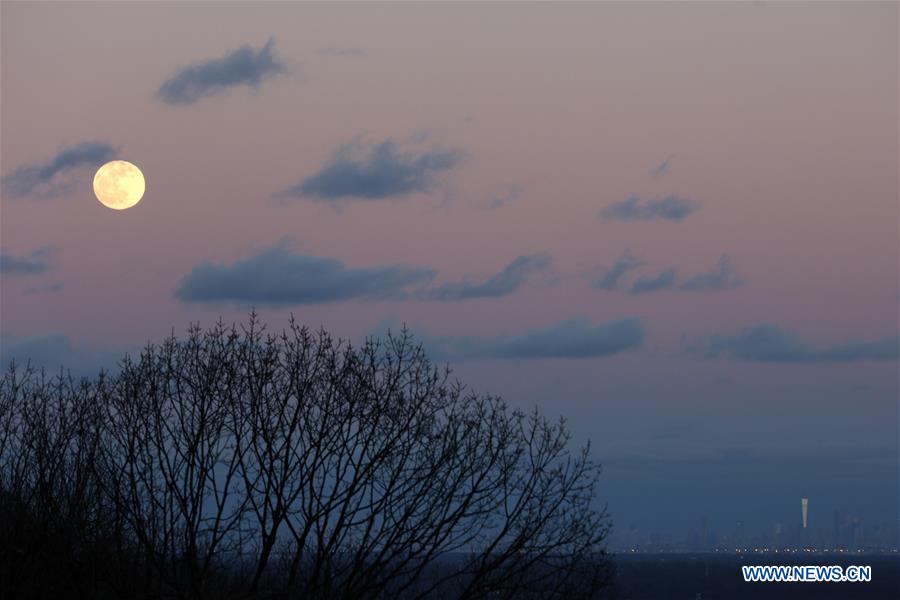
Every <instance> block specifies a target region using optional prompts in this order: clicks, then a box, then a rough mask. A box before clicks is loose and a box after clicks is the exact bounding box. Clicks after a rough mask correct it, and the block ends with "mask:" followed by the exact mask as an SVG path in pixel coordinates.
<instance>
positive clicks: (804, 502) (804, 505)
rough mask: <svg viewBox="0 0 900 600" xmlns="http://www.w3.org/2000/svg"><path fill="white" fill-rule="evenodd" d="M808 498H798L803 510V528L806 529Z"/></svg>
mask: <svg viewBox="0 0 900 600" xmlns="http://www.w3.org/2000/svg"><path fill="white" fill-rule="evenodd" d="M808 508H809V498H800V510H801V511H802V512H803V529H806V523H807V511H808Z"/></svg>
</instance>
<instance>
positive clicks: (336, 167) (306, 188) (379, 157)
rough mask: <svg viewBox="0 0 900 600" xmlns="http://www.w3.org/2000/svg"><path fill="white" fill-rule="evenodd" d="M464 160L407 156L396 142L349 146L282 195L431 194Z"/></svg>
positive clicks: (449, 153)
mask: <svg viewBox="0 0 900 600" xmlns="http://www.w3.org/2000/svg"><path fill="white" fill-rule="evenodd" d="M460 160H461V154H460V152H459V151H458V150H431V151H427V152H421V153H416V152H412V151H409V152H404V151H402V150H400V149H398V147H397V144H395V143H394V142H393V141H392V140H386V141H384V142H381V143H380V144H377V145H375V146H372V147H370V148H360V146H359V144H348V145H344V146H342V147H341V148H339V149H338V150H337V152H335V154H334V156H333V157H332V159H331V161H330V162H329V163H328V164H327V165H325V167H323V168H322V169H321V170H320V171H319V172H318V173H315V174H313V175H311V176H309V177H307V178H306V179H304V180H303V181H302V182H300V183H299V184H298V185H296V186H294V187H291V188H288V189H287V190H284V191H283V192H281V193H280V194H278V195H279V196H281V197H294V198H299V197H303V196H307V197H310V198H313V199H316V200H323V201H335V200H343V199H348V198H365V199H371V200H377V199H383V198H391V197H399V196H405V195H407V194H410V193H414V192H427V191H429V190H430V189H431V188H432V186H433V184H434V176H435V174H437V173H438V172H440V171H446V170H449V169H452V168H454V167H455V166H456V165H457V164H459V161H460Z"/></svg>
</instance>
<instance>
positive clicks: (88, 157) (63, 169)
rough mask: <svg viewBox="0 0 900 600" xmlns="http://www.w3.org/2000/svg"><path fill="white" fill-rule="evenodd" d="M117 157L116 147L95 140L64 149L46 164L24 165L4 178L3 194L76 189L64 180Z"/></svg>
mask: <svg viewBox="0 0 900 600" xmlns="http://www.w3.org/2000/svg"><path fill="white" fill-rule="evenodd" d="M115 154H116V148H114V147H113V146H111V145H109V144H107V143H104V142H96V141H87V142H81V143H80V144H77V145H75V146H69V147H67V148H63V149H62V150H60V151H59V152H58V153H57V154H56V156H54V157H53V158H51V159H50V160H48V161H47V162H43V163H37V164H31V165H23V166H21V167H19V168H17V169H16V170H15V171H13V172H12V173H10V174H9V175H7V176H6V177H4V178H3V193H4V194H5V195H6V196H8V197H10V198H24V197H26V196H37V197H44V198H49V197H53V196H57V195H59V194H61V193H64V192H68V191H69V190H71V189H72V187H73V184H72V182H71V181H63V180H61V177H63V176H65V175H66V174H68V173H71V172H73V171H76V170H78V169H81V168H85V167H91V168H97V167H99V166H100V165H102V164H103V163H105V162H107V161H109V160H112V159H113V157H114V156H115Z"/></svg>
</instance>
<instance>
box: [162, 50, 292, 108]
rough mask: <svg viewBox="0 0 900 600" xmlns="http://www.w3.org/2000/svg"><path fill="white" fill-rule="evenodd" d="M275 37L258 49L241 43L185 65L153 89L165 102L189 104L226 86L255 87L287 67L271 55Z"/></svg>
mask: <svg viewBox="0 0 900 600" xmlns="http://www.w3.org/2000/svg"><path fill="white" fill-rule="evenodd" d="M274 46H275V39H274V38H269V41H268V42H266V45H265V46H263V47H262V48H261V49H259V50H255V49H254V48H253V46H250V45H249V44H248V45H245V46H241V47H240V48H238V49H237V50H233V51H232V52H229V53H228V54H226V55H225V56H223V57H221V58H214V59H210V60H207V61H205V62H200V63H196V64H193V65H190V66H187V67H185V68H183V69H181V70H179V71H178V72H177V73H175V74H174V75H172V76H171V77H169V78H168V79H167V80H166V81H165V82H164V83H163V84H162V85H161V86H160V88H159V90H157V96H159V98H160V99H161V100H162V101H163V102H165V103H166V104H175V105H189V104H194V103H195V102H197V101H198V100H202V99H203V98H205V97H207V96H212V95H214V94H220V93H222V92H224V91H226V90H228V89H229V88H233V87H237V86H242V85H244V86H248V87H252V88H254V89H257V88H259V86H260V84H261V83H262V82H263V80H265V79H267V78H270V77H272V76H275V75H278V74H280V73H284V72H286V71H287V67H286V66H285V65H284V64H283V63H282V62H281V61H280V60H279V59H278V58H277V57H276V56H275V55H274V53H273V49H274Z"/></svg>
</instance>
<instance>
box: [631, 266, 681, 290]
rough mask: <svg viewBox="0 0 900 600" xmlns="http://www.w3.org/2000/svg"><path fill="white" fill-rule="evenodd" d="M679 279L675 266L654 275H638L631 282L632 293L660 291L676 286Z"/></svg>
mask: <svg viewBox="0 0 900 600" xmlns="http://www.w3.org/2000/svg"><path fill="white" fill-rule="evenodd" d="M677 279H678V273H677V270H676V269H675V267H670V268H668V269H666V270H665V271H663V272H661V273H660V274H659V275H654V276H652V277H638V278H637V279H635V280H634V283H632V284H631V293H632V294H647V293H650V292H658V291H660V290H667V289H671V288H674V287H675V284H676V281H677Z"/></svg>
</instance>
